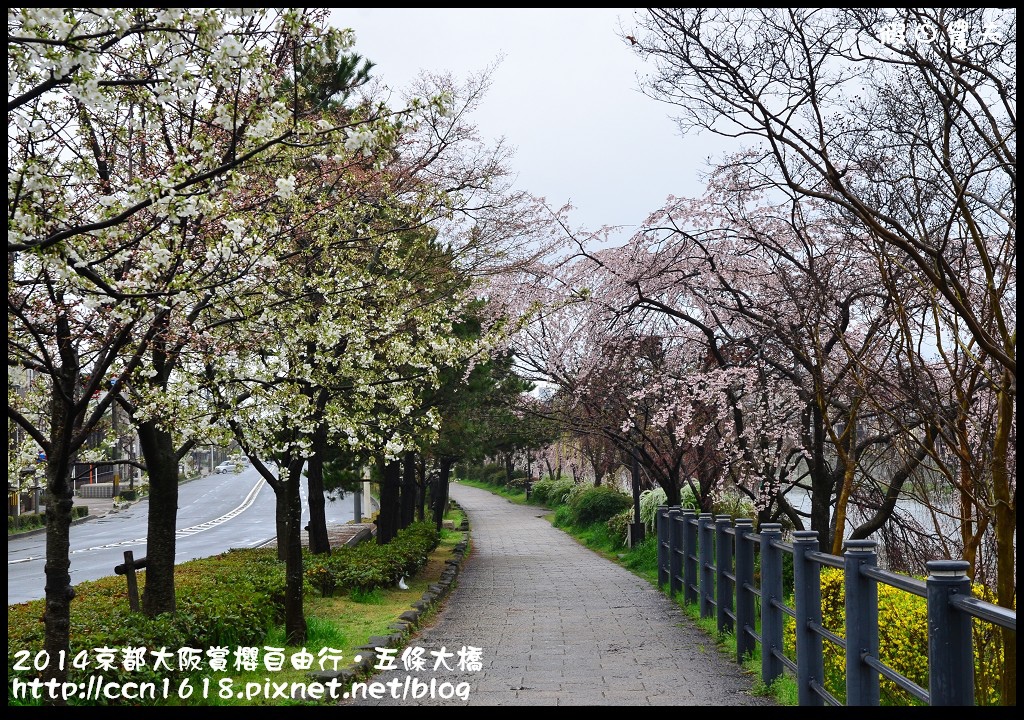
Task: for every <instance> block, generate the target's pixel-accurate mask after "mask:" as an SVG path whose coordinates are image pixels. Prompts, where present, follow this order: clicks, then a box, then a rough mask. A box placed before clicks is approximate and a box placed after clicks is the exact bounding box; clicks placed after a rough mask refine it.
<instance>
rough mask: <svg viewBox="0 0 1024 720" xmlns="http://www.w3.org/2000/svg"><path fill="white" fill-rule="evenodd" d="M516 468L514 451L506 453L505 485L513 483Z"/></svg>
mask: <svg viewBox="0 0 1024 720" xmlns="http://www.w3.org/2000/svg"><path fill="white" fill-rule="evenodd" d="M514 470H515V468H513V467H512V453H510V452H508V453H505V485H506V486H510V485H512V473H513V471H514Z"/></svg>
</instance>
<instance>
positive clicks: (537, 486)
mask: <svg viewBox="0 0 1024 720" xmlns="http://www.w3.org/2000/svg"><path fill="white" fill-rule="evenodd" d="M574 484H575V483H573V481H572V478H567V477H559V478H557V479H555V478H551V477H546V478H544V479H543V480H538V481H537V482H535V483H534V484H533V487H532V488H531V490H530V498H531V499H532V500H534V501H536V502H540V503H544V504H545V505H547V506H548V507H555V506H557V505H561V504H563V503H564V502H565V496H566V495H568V494H569V491H571V490H572V488H573V485H574Z"/></svg>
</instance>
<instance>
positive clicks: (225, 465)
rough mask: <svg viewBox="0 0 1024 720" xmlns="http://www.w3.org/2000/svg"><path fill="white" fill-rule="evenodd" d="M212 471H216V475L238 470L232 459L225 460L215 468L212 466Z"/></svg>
mask: <svg viewBox="0 0 1024 720" xmlns="http://www.w3.org/2000/svg"><path fill="white" fill-rule="evenodd" d="M214 472H216V473H217V474H218V475H220V474H221V473H233V472H238V466H237V465H236V464H235V462H234V461H232V460H225V461H224V462H222V463H221V464H220V465H218V466H217V467H216V468H214Z"/></svg>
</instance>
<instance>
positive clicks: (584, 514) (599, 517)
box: [568, 485, 633, 525]
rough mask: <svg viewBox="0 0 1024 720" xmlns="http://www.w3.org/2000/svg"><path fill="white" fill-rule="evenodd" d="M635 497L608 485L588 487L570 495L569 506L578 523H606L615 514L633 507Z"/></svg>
mask: <svg viewBox="0 0 1024 720" xmlns="http://www.w3.org/2000/svg"><path fill="white" fill-rule="evenodd" d="M632 504H633V499H632V498H631V497H630V496H629V495H626V494H625V493H623V492H621V491H619V490H616V489H615V488H613V487H609V486H608V485H599V486H597V487H593V486H590V487H586V488H585V489H584V490H582V491H581V492H578V493H572V494H570V497H569V503H568V505H569V508H570V510H571V511H572V517H573V521H574V522H575V523H576V524H577V525H590V524H592V523H606V522H608V520H610V519H611V518H612V517H614V516H615V515H618V514H619V513H621V512H622V511H623V510H626V509H627V508H629V507H631V506H632Z"/></svg>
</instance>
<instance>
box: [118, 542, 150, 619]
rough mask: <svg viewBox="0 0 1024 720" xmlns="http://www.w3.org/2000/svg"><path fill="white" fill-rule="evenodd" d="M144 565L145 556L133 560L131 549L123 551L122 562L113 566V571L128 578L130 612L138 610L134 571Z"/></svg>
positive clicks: (137, 584) (137, 591)
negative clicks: (136, 560)
mask: <svg viewBox="0 0 1024 720" xmlns="http://www.w3.org/2000/svg"><path fill="white" fill-rule="evenodd" d="M144 567H146V558H142V559H141V560H139V561H138V562H135V554H134V553H133V552H132V551H131V550H125V551H124V564H123V565H118V566H116V567H115V568H114V573H115V574H117V575H124V576H125V578H127V580H128V607H129V608H131V611H132V612H139V610H140V609H141V608H140V606H139V581H138V579H137V578H136V577H135V571H136V570H141V569H143V568H144Z"/></svg>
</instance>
